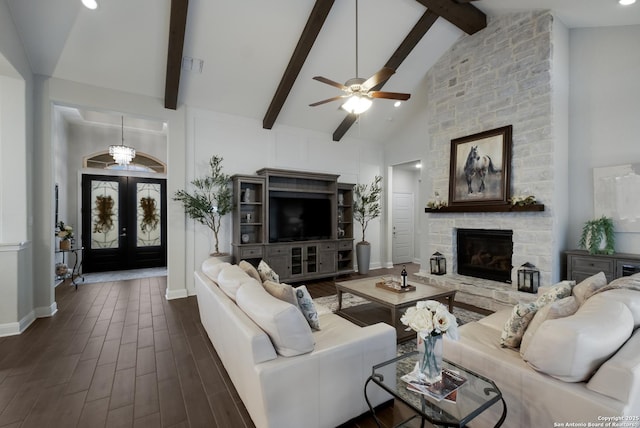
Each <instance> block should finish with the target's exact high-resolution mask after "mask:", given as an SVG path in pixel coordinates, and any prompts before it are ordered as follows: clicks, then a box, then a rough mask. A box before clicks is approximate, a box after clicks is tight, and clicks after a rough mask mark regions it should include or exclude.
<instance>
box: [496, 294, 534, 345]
mask: <svg viewBox="0 0 640 428" xmlns="http://www.w3.org/2000/svg"><path fill="white" fill-rule="evenodd" d="M537 310H538V304H537V303H536V302H531V303H518V304H517V305H515V306H514V307H513V310H512V311H511V316H510V317H509V319H508V320H507V322H506V323H505V324H504V328H503V329H502V335H501V336H500V346H502V347H503V348H518V347H520V342H521V341H522V336H523V335H524V332H525V330H526V329H527V326H528V325H529V323H530V322H531V319H532V318H533V316H534V315H535V314H536V312H537Z"/></svg>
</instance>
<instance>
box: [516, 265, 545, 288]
mask: <svg viewBox="0 0 640 428" xmlns="http://www.w3.org/2000/svg"><path fill="white" fill-rule="evenodd" d="M539 286H540V271H539V270H538V268H536V267H535V266H534V265H532V264H531V263H529V262H527V263H525V264H523V265H522V266H520V268H519V269H518V291H524V292H527V293H537V292H538V287H539Z"/></svg>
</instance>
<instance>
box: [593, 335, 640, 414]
mask: <svg viewBox="0 0 640 428" xmlns="http://www.w3.org/2000/svg"><path fill="white" fill-rule="evenodd" d="M638 349H640V334H638V333H635V334H634V335H633V336H631V338H629V340H627V342H626V343H625V344H624V345H623V346H622V348H620V349H619V350H618V352H616V354H615V355H614V356H612V357H611V358H609V359H608V360H607V361H605V362H604V363H603V364H602V366H600V368H599V369H598V371H597V372H596V373H595V374H594V375H593V377H592V378H591V380H589V382H588V383H587V388H589V389H590V390H592V391H595V392H598V393H600V394H604V395H606V396H609V397H611V398H615V399H616V400H620V401H622V402H623V403H629V402H630V401H631V398H632V397H634V396H637V395H638V393H640V391H639V390H640V382H639V379H640V353H639V352H638Z"/></svg>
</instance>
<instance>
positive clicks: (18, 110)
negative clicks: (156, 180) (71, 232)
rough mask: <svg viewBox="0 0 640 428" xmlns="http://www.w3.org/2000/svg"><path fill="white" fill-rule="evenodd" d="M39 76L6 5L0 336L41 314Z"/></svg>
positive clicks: (1, 55) (0, 112)
mask: <svg viewBox="0 0 640 428" xmlns="http://www.w3.org/2000/svg"><path fill="white" fill-rule="evenodd" d="M32 112H33V76H32V73H31V68H30V66H29V61H28V60H27V57H26V55H25V52H24V49H23V48H22V43H21V41H20V38H19V36H18V33H17V31H16V28H15V26H14V23H13V21H12V19H11V14H10V13H9V9H8V7H7V4H6V1H1V2H0V272H3V273H4V274H3V276H2V280H1V281H0V336H3V335H9V334H17V333H19V332H21V331H23V330H24V329H25V328H26V327H28V325H29V324H30V323H31V322H32V321H33V319H34V317H35V316H36V311H35V310H34V298H33V293H34V281H33V273H32V272H33V264H34V263H33V251H34V250H33V245H32V242H31V240H32V239H33V219H34V217H33V199H32V195H33V187H32V179H31V174H32V172H33V167H32V163H31V162H32V159H33V129H34V126H33V124H34V118H33V113H32Z"/></svg>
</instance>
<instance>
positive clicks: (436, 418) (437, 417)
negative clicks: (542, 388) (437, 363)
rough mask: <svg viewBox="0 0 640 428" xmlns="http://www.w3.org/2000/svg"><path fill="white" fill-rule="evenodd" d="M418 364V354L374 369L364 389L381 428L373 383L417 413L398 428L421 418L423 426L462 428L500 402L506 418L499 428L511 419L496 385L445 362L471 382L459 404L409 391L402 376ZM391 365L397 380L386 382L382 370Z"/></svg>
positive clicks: (460, 392) (461, 391)
mask: <svg viewBox="0 0 640 428" xmlns="http://www.w3.org/2000/svg"><path fill="white" fill-rule="evenodd" d="M417 361H418V352H417V351H414V352H410V353H408V354H404V355H401V356H399V357H396V358H394V359H392V360H389V361H385V362H383V363H380V364H377V365H375V366H373V369H372V373H371V376H370V377H369V378H368V379H367V381H366V383H365V386H364V391H365V392H364V397H365V400H366V401H367V405H368V406H369V410H371V414H372V415H373V417H374V419H375V421H376V424H377V425H378V427H381V426H382V425H381V423H380V421H379V420H378V417H377V416H376V414H375V410H374V409H373V407H372V406H371V403H370V402H369V398H368V397H367V385H368V384H369V382H373V383H375V384H376V385H378V386H380V387H381V388H382V389H384V390H385V391H387V392H388V393H389V394H391V395H392V396H393V397H394V398H395V399H397V400H400V401H401V402H402V403H404V404H406V405H407V406H409V407H410V408H411V409H413V411H415V412H416V415H414V416H412V417H411V418H409V419H407V420H405V421H402V422H401V423H400V424H398V425H396V427H401V426H403V425H404V424H406V423H408V422H409V421H411V420H413V419H416V418H420V419H421V420H422V425H421V426H424V422H425V421H429V422H430V423H432V424H433V425H437V426H443V427H459V428H462V427H464V426H465V425H466V424H467V423H469V422H470V421H471V420H472V419H473V418H475V417H476V416H478V415H479V414H481V413H482V412H484V411H485V410H486V409H488V408H489V407H491V406H492V405H493V404H495V403H497V402H499V401H501V402H502V416H501V417H500V419H499V420H498V421H497V422H496V424H495V427H496V428H497V427H500V426H501V425H502V423H503V422H504V420H505V418H506V417H507V404H506V403H505V401H504V398H503V397H502V393H501V392H500V390H499V389H498V387H497V386H496V385H495V383H493V382H492V381H491V380H489V379H487V378H485V377H484V376H480V375H479V374H477V373H474V372H472V371H470V370H467V369H465V368H464V367H461V366H459V365H457V364H454V363H452V362H449V361H447V360H444V361H443V363H442V366H443V368H447V369H449V370H451V371H453V372H456V373H457V374H459V375H460V376H462V377H464V378H466V379H467V380H466V382H465V383H464V384H463V385H462V386H461V387H460V388H459V389H458V391H457V397H456V401H455V403H454V402H451V401H447V400H444V399H443V400H440V401H438V400H436V399H435V398H432V397H430V396H425V395H423V394H420V393H416V392H413V391H409V390H408V389H407V383H405V382H404V381H402V380H400V377H401V376H402V375H404V374H407V373H409V372H410V371H411V370H412V369H413V367H414V366H415V363H416V362H417ZM389 364H395V365H396V376H395V378H394V379H388V378H385V377H384V376H383V375H382V373H380V369H381V368H382V367H385V366H388V365H389ZM396 379H397V382H396Z"/></svg>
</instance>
